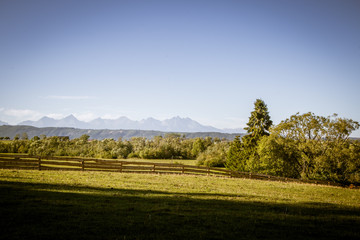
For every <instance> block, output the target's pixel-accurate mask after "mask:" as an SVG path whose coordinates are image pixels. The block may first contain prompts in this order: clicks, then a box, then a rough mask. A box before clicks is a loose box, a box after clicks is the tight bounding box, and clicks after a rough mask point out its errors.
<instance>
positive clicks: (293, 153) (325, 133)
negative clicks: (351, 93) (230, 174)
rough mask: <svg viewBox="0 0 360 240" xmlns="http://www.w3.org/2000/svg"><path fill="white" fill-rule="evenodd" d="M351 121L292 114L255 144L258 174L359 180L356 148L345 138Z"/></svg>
mask: <svg viewBox="0 0 360 240" xmlns="http://www.w3.org/2000/svg"><path fill="white" fill-rule="evenodd" d="M359 126H360V125H359V123H358V122H356V121H353V120H351V119H345V118H338V117H337V115H334V116H331V117H321V116H316V115H314V114H313V113H306V114H303V115H299V114H295V115H293V116H291V117H290V118H288V119H286V120H284V121H282V122H281V123H280V124H278V125H277V126H276V127H274V128H273V129H272V132H271V135H270V136H269V137H266V138H264V139H262V141H261V142H260V144H259V149H258V152H257V153H258V154H259V167H258V169H257V170H258V172H263V173H269V174H275V175H279V176H286V177H298V178H300V177H301V178H303V179H321V180H330V181H335V182H343V183H346V182H352V183H355V182H357V183H359V182H360V181H359V180H360V158H359V157H360V151H359V150H360V146H359V142H358V141H352V140H350V139H349V135H350V134H351V132H352V131H354V130H356V129H358V128H359Z"/></svg>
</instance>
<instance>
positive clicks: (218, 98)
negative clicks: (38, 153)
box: [0, 0, 360, 136]
mask: <svg viewBox="0 0 360 240" xmlns="http://www.w3.org/2000/svg"><path fill="white" fill-rule="evenodd" d="M0 35H1V36H0V81H1V89H2V91H1V95H0V120H2V121H6V122H8V123H10V124H16V123H18V122H20V121H23V120H28V119H32V120H37V119H39V118H40V117H42V116H44V115H47V116H50V117H57V118H59V117H63V116H66V115H69V114H74V115H75V116H76V117H78V118H79V119H81V120H91V119H94V118H96V117H103V118H115V117H119V116H127V117H129V118H131V119H134V120H140V119H143V118H147V117H154V118H157V119H160V120H162V119H166V118H170V117H173V116H181V117H190V118H192V119H194V120H196V121H198V122H200V123H202V124H206V125H212V126H215V127H219V128H235V127H244V126H245V123H246V122H247V120H248V117H249V115H250V112H251V111H252V109H253V102H254V101H255V100H256V98H261V99H263V100H264V101H265V103H267V105H268V108H269V111H270V115H271V117H272V120H273V121H274V122H275V123H279V122H280V121H281V120H283V119H285V118H287V117H289V116H290V115H292V114H295V113H297V112H300V113H305V112H309V111H311V112H314V113H315V114H317V115H322V116H328V115H331V114H333V113H338V114H339V116H341V117H346V118H351V119H353V120H356V121H360V1H359V0H353V1H352V0H336V1H333V0H316V1H314V0H298V1H296V0H295V1H287V0H264V1H256V0H255V1H254V0H249V1H241V0H238V1H230V0H219V1H209V0H208V1H196V0H191V1H186V0H182V1H170V0H169V1H147V0H143V1H138V0H128V1H122V0H117V1H111V0H103V1H100V0H98V1H91V0H84V1H81V0H80V1H70V0H69V1H68V0H59V1H57V0H52V1H48V0H2V1H0ZM355 135H357V136H360V132H359V131H358V132H357V133H355Z"/></svg>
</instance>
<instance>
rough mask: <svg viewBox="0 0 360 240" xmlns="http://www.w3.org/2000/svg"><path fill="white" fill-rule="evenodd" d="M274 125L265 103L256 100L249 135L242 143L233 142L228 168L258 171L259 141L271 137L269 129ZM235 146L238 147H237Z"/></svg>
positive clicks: (248, 124)
mask: <svg viewBox="0 0 360 240" xmlns="http://www.w3.org/2000/svg"><path fill="white" fill-rule="evenodd" d="M271 125H272V121H271V119H270V115H269V111H268V109H267V106H266V104H265V102H264V101H263V100H261V99H256V101H255V103H254V111H252V112H251V115H250V117H249V122H248V123H247V127H246V128H244V129H245V130H247V133H248V134H247V135H245V136H244V137H242V138H241V143H240V145H239V146H238V144H239V143H237V140H236V139H235V140H236V142H235V140H234V142H233V144H232V146H234V147H230V150H229V152H228V158H227V162H226V166H227V167H228V168H230V169H232V170H238V171H256V169H257V162H258V161H257V160H258V155H257V153H256V150H257V146H258V142H259V140H260V139H261V138H262V137H263V136H268V135H269V129H270V127H271ZM235 145H236V146H237V147H235Z"/></svg>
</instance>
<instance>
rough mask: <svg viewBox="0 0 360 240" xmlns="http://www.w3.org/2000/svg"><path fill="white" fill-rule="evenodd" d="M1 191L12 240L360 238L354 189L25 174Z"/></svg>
mask: <svg viewBox="0 0 360 240" xmlns="http://www.w3.org/2000/svg"><path fill="white" fill-rule="evenodd" d="M0 183H1V185H0V190H1V192H0V193H1V196H2V197H1V200H0V203H1V212H0V213H1V216H2V218H1V219H2V220H1V224H2V226H6V227H5V228H4V229H6V231H5V233H4V236H5V237H10V236H17V237H14V238H19V239H20V238H23V237H35V238H36V237H40V238H41V237H43V238H44V237H56V238H60V239H61V238H64V239H66V238H68V239H70V238H71V239H83V238H87V239H241V238H243V239H256V238H266V239H279V238H280V239H309V238H310V239H311V238H312V239H315V238H316V239H318V238H320V239H322V238H324V239H325V238H326V239H339V238H343V237H346V238H347V239H358V238H359V237H360V233H359V229H358V226H359V225H360V191H359V190H354V189H352V190H351V189H345V188H339V187H329V186H317V185H310V184H299V183H283V182H267V181H257V180H250V179H231V178H218V177H206V176H187V175H181V176H179V175H155V174H129V173H111V172H108V173H104V172H71V171H64V172H62V171H19V170H0ZM14 233H15V235H14Z"/></svg>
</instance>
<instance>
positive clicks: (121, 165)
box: [0, 154, 339, 186]
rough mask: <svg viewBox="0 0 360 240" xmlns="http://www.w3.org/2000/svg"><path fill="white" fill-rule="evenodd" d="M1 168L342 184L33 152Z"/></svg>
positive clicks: (10, 158) (9, 158)
mask: <svg viewBox="0 0 360 240" xmlns="http://www.w3.org/2000/svg"><path fill="white" fill-rule="evenodd" d="M0 169H29V170H64V171H107V172H124V173H158V174H192V175H208V176H221V177H231V178H249V179H261V180H272V181H286V182H307V183H315V184H326V185H334V186H339V184H337V183H333V182H326V181H314V180H308V181H304V180H299V179H292V178H284V177H275V176H270V175H265V174H254V173H248V172H238V171H231V170H227V169H223V168H213V167H202V166H191V165H182V164H170V163H154V162H135V161H121V160H105V159H96V158H79V157H40V156H29V155H18V154H17V155H14V154H0Z"/></svg>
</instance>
